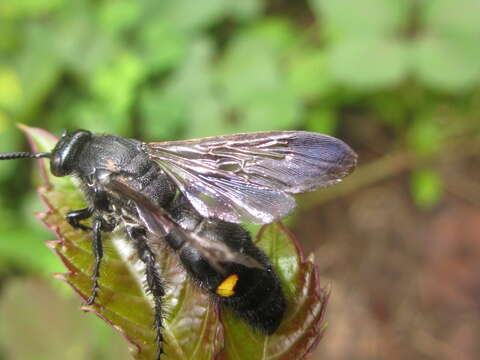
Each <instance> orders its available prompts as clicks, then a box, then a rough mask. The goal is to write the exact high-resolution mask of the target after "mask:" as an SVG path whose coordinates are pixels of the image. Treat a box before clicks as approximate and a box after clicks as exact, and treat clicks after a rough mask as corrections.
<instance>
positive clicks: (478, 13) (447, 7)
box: [420, 0, 480, 43]
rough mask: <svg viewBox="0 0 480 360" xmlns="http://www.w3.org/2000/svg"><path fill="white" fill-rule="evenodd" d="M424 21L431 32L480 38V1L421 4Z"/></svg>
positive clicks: (456, 0)
mask: <svg viewBox="0 0 480 360" xmlns="http://www.w3.org/2000/svg"><path fill="white" fill-rule="evenodd" d="M420 5H422V6H423V11H422V12H420V14H421V15H422V20H423V21H424V22H425V26H426V27H427V28H428V30H429V31H433V32H435V33H436V34H441V35H448V36H468V37H471V38H472V39H473V38H476V39H477V43H478V39H479V37H480V26H479V24H480V2H479V1H478V0H435V1H423V2H420Z"/></svg>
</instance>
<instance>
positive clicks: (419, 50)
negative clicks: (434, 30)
mask: <svg viewBox="0 0 480 360" xmlns="http://www.w3.org/2000/svg"><path fill="white" fill-rule="evenodd" d="M414 57H415V62H414V64H415V69H414V70H415V73H416V76H417V77H418V78H419V80H420V81H422V82H423V83H425V84H426V85H429V86H432V87H435V88H439V89H442V90H446V91H450V92H459V91H463V90H465V89H467V88H471V87H473V86H475V85H477V84H478V83H479V82H480V50H479V48H478V38H469V37H465V38H457V37H445V38H440V37H436V36H433V35H425V36H423V37H422V38H420V39H418V40H417V42H416V44H415V47H414Z"/></svg>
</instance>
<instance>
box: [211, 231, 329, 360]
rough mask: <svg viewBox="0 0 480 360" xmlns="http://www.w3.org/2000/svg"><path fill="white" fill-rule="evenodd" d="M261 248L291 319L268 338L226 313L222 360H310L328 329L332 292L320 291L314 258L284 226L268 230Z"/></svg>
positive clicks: (260, 236)
mask: <svg viewBox="0 0 480 360" xmlns="http://www.w3.org/2000/svg"><path fill="white" fill-rule="evenodd" d="M257 245H258V246H259V247H260V248H261V249H262V250H264V251H265V253H266V254H267V255H268V256H269V257H270V259H271V260H272V263H273V265H274V267H275V269H278V270H279V271H278V273H279V275H280V280H281V282H282V285H283V290H284V292H285V295H286V298H287V313H286V316H285V319H284V320H283V322H282V323H281V325H280V328H279V329H278V330H277V331H276V332H275V334H273V335H271V336H265V335H262V334H259V333H255V332H252V330H251V329H250V328H249V327H248V326H247V325H246V324H245V323H239V322H237V321H236V319H235V317H234V315H233V314H232V312H231V311H223V312H222V317H221V318H222V322H223V324H224V326H225V331H224V333H225V349H224V350H223V351H222V352H221V353H220V355H219V357H218V359H220V360H237V359H238V360H243V359H249V360H266V359H276V360H282V359H285V360H287V359H288V360H290V359H296V360H298V359H304V358H305V357H306V356H307V355H308V354H309V353H310V352H311V351H312V350H313V349H314V348H315V346H316V345H317V344H318V342H319V341H320V338H321V337H322V335H323V332H324V330H325V323H324V322H323V320H324V315H325V309H326V304H327V300H328V291H325V290H323V289H320V288H319V284H318V274H317V271H316V268H315V265H314V263H313V256H311V257H309V258H308V259H305V258H304V257H303V255H302V253H301V251H300V249H299V248H298V247H297V245H296V243H295V240H294V239H293V237H292V235H291V234H290V233H289V232H288V230H286V229H285V228H284V227H283V225H282V224H281V223H274V224H270V225H266V226H264V227H263V228H262V229H261V230H260V232H259V234H258V236H257ZM247 344H248V345H247Z"/></svg>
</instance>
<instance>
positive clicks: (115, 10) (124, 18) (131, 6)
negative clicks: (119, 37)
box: [95, 0, 142, 33]
mask: <svg viewBox="0 0 480 360" xmlns="http://www.w3.org/2000/svg"><path fill="white" fill-rule="evenodd" d="M95 13H96V15H97V16H98V21H99V23H100V26H101V28H102V29H105V30H106V31H108V32H111V33H119V32H123V31H127V30H129V29H131V28H132V27H134V26H135V25H136V24H137V23H138V21H139V19H140V15H141V13H142V3H141V2H137V1H129V0H116V1H105V2H101V3H100V4H99V5H98V7H97V11H96V12H95Z"/></svg>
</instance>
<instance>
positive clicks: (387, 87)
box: [0, 0, 480, 360]
mask: <svg viewBox="0 0 480 360" xmlns="http://www.w3.org/2000/svg"><path fill="white" fill-rule="evenodd" d="M479 39H480V2H479V1H478V0H404V1H397V0H363V1H347V0H336V1H333V0H309V1H306V0H301V1H287V0H242V1H230V0H203V1H202V2H201V3H196V2H194V1H191V0H162V1H156V0H137V1H127V0H116V1H113V0H112V1H106V0H104V1H93V0H90V1H88V0H78V1H67V0H22V1H13V0H4V1H1V2H0V151H20V150H25V149H27V145H26V142H25V139H24V138H23V137H22V134H21V133H20V131H19V130H18V129H17V128H16V126H15V124H16V123H25V124H28V125H31V126H37V127H42V128H45V129H47V130H48V131H50V132H52V133H54V134H56V135H60V134H61V132H62V130H63V129H76V128H86V129H89V130H92V131H95V132H106V133H115V134H118V135H121V136H125V137H135V138H139V139H142V140H145V141H153V140H155V141H168V140H175V139H186V138H195V137H202V136H209V135H220V134H228V133H235V132H248V131H261V130H276V129H304V130H308V131H318V132H322V133H328V134H332V135H334V136H337V137H339V138H341V139H343V140H344V141H346V142H347V143H348V144H349V145H351V146H352V147H353V148H354V149H355V150H356V151H357V152H358V153H359V158H360V163H359V167H358V169H357V170H356V172H355V173H354V174H353V175H352V176H350V177H349V178H347V179H346V180H345V181H344V182H343V183H342V184H340V185H338V186H335V187H332V188H329V189H326V190H322V191H318V192H315V193H313V194H308V195H306V196H299V210H298V212H297V213H296V215H295V217H294V218H293V219H292V223H291V226H292V228H293V230H294V233H295V234H296V235H297V237H298V238H299V240H300V241H301V243H302V245H303V247H304V250H305V252H306V253H310V252H314V253H315V257H316V262H317V264H318V266H319V271H320V276H321V278H322V279H323V280H322V281H323V284H324V285H327V284H328V285H330V286H331V289H332V294H331V298H330V302H329V307H328V323H329V325H328V329H327V331H326V334H325V336H324V338H323V340H322V341H321V343H320V345H319V346H318V348H317V350H316V352H315V354H314V355H313V356H312V359H326V360H330V359H334V360H336V359H360V360H361V359H406V358H408V359H415V360H417V359H418V360H423V359H425V360H427V359H461V360H463V359H465V360H469V359H472V360H473V359H478V358H480V342H479V341H478V339H479V338H480V279H479V277H478V274H479V273H480V166H479V164H480V141H479V140H480V121H479V120H480V46H479V43H480V42H479ZM36 170H37V168H36V167H35V166H34V164H33V162H29V161H23V162H22V161H3V162H0V359H8V360H10V359H22V360H23V359H128V358H129V355H128V352H127V346H126V344H124V341H123V339H121V337H120V335H118V334H116V333H114V332H113V331H111V330H110V329H108V328H107V326H106V325H104V324H103V323H102V322H101V321H100V320H98V319H96V318H93V316H91V315H84V314H83V313H81V312H80V311H79V310H78V308H79V299H78V298H76V297H75V296H74V295H73V294H71V291H70V290H69V289H67V288H66V287H64V285H63V284H59V283H58V282H57V281H56V280H50V278H51V277H50V276H49V274H51V273H53V272H62V271H63V269H62V266H61V265H60V261H59V260H58V259H57V258H56V257H55V256H54V254H52V253H51V252H50V251H49V250H48V249H47V247H46V246H44V244H43V241H42V240H49V239H52V237H53V235H52V234H51V233H50V232H49V231H47V230H46V229H43V228H42V226H41V225H40V224H39V222H38V221H37V220H36V219H35V218H34V217H33V215H32V214H33V213H34V212H35V211H39V210H41V209H42V208H43V205H42V204H41V203H40V201H39V200H38V198H37V195H36V194H35V190H34V184H35V183H38V178H37V177H38V174H37V171H36ZM32 179H33V180H32ZM45 334H48V336H45Z"/></svg>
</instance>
